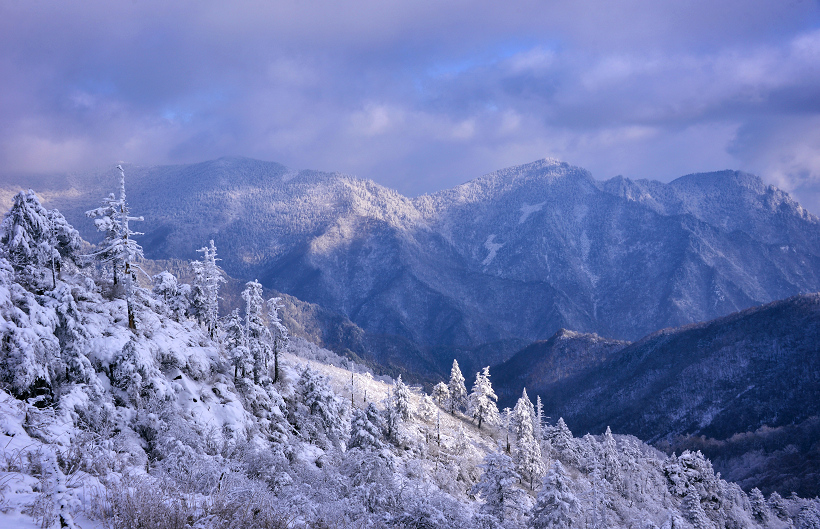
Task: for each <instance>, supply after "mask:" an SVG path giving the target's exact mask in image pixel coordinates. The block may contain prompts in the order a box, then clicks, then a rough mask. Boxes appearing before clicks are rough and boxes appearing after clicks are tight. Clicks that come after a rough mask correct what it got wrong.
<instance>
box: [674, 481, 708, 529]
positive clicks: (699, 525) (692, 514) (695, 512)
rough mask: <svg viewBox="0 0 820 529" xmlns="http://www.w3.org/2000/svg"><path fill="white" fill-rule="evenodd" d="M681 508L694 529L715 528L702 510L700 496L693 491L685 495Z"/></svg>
mask: <svg viewBox="0 0 820 529" xmlns="http://www.w3.org/2000/svg"><path fill="white" fill-rule="evenodd" d="M681 508H682V509H683V512H684V513H685V514H686V518H687V519H688V520H689V523H691V524H692V526H693V527H694V528H695V529H712V528H713V527H715V525H714V524H713V523H712V521H711V520H710V519H709V518H708V517H707V516H706V511H704V510H703V506H701V504H700V495H699V494H698V492H697V491H696V490H695V489H690V490H689V492H687V493H686V496H684V498H683V503H682V504H681Z"/></svg>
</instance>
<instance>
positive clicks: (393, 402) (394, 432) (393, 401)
mask: <svg viewBox="0 0 820 529" xmlns="http://www.w3.org/2000/svg"><path fill="white" fill-rule="evenodd" d="M397 400H398V399H397V397H396V386H395V385H393V386H392V387H390V388H389V389H388V390H387V397H386V398H385V399H384V429H385V430H384V436H385V437H386V438H387V439H389V440H390V441H393V442H394V443H398V442H399V438H400V429H401V422H402V415H401V413H400V412H399V407H398V402H397Z"/></svg>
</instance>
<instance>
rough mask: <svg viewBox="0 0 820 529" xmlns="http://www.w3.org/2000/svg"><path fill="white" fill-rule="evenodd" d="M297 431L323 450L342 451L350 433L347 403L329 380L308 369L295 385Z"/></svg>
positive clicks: (308, 367) (306, 367) (304, 370)
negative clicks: (338, 395)
mask: <svg viewBox="0 0 820 529" xmlns="http://www.w3.org/2000/svg"><path fill="white" fill-rule="evenodd" d="M296 395H297V400H298V409H297V413H295V414H292V417H293V418H295V419H296V420H298V421H299V422H298V423H297V425H296V426H297V428H299V433H300V435H301V436H302V438H303V439H305V440H307V441H310V442H313V443H315V444H317V445H318V446H319V447H321V448H325V449H327V448H330V447H331V446H332V447H336V448H342V447H343V446H344V444H345V441H346V440H347V434H348V433H349V432H350V424H348V423H347V421H348V420H349V417H348V415H347V411H346V409H345V406H344V402H342V400H341V399H339V398H338V397H337V396H336V393H335V392H334V391H333V388H331V387H330V383H329V382H328V380H327V378H325V377H324V376H322V375H320V374H319V373H317V372H316V371H314V370H313V369H311V367H310V366H305V367H304V368H303V369H302V370H301V372H300V374H299V379H298V380H297V381H296Z"/></svg>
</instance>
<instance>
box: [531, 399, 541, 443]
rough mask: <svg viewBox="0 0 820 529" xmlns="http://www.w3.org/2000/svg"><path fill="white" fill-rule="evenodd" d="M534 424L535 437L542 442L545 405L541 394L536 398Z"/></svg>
mask: <svg viewBox="0 0 820 529" xmlns="http://www.w3.org/2000/svg"><path fill="white" fill-rule="evenodd" d="M532 426H533V431H534V435H535V439H536V440H537V441H538V442H539V443H541V442H542V441H543V440H544V406H543V404H541V395H538V396H537V397H536V399H535V424H533V425H532Z"/></svg>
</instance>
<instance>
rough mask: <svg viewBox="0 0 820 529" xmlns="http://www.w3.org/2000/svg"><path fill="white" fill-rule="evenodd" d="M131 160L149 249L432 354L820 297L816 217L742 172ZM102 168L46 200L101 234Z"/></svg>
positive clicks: (645, 329) (648, 328)
mask: <svg viewBox="0 0 820 529" xmlns="http://www.w3.org/2000/svg"><path fill="white" fill-rule="evenodd" d="M126 170H127V172H128V174H129V182H130V184H129V185H130V189H131V192H130V195H129V199H130V201H131V205H132V210H133V212H134V213H135V214H138V215H144V216H145V218H146V220H145V222H144V223H139V224H140V226H139V229H141V230H142V231H144V232H145V235H144V236H143V237H142V238H141V243H142V244H143V246H144V247H145V249H146V254H147V256H148V257H152V258H167V257H180V258H185V259H193V258H196V253H195V250H196V249H198V248H200V247H201V246H202V245H203V244H204V243H205V242H206V241H207V240H209V239H210V238H213V239H214V240H215V241H216V245H217V248H218V249H219V253H220V257H221V258H222V262H221V263H220V264H221V265H222V266H223V267H224V268H225V270H226V271H227V272H228V273H229V274H231V275H233V276H235V277H238V278H244V279H253V278H258V279H259V280H260V281H261V282H262V283H263V284H265V285H266V286H269V287H271V288H274V289H276V290H279V291H282V292H286V293H289V294H292V295H294V296H296V297H298V298H300V299H302V300H305V301H308V302H313V303H317V304H319V305H320V306H322V307H323V308H324V309H326V310H329V311H331V312H334V313H338V314H341V315H344V316H345V317H347V318H349V319H350V320H351V321H352V322H354V323H355V324H356V325H358V326H359V327H361V328H362V329H364V330H365V331H366V332H368V333H372V334H373V335H377V336H398V337H401V338H402V339H403V340H408V341H409V343H411V344H413V346H414V347H427V348H429V349H430V350H431V351H432V350H433V348H436V347H437V348H441V349H438V350H445V351H448V350H449V351H451V350H454V349H455V350H459V351H467V353H465V354H471V353H470V351H473V350H474V349H475V348H476V347H478V346H480V345H481V344H486V343H491V342H495V343H497V344H503V343H504V342H508V341H510V340H518V341H517V342H515V343H516V344H520V343H522V341H523V342H524V343H527V342H532V341H535V340H545V339H547V338H549V337H550V336H552V335H553V334H554V333H555V332H556V331H557V330H558V329H560V328H567V329H573V330H576V331H580V332H594V333H598V334H599V335H601V336H608V337H613V338H618V339H630V340H634V339H637V338H639V337H641V336H644V335H646V334H648V333H650V332H653V331H655V330H657V329H659V328H664V327H670V326H679V325H683V324H687V323H691V322H697V321H705V320H709V319H712V318H715V317H718V316H722V315H725V314H728V313H731V312H733V311H736V310H740V309H744V308H747V307H750V306H754V305H759V304H762V303H767V302H770V301H773V300H776V299H782V298H786V297H788V296H792V295H795V294H798V293H804V292H814V291H818V290H820V273H819V272H818V270H820V223H819V222H818V219H817V218H816V217H814V216H813V215H811V214H809V213H808V212H807V211H805V210H804V209H803V208H802V207H800V206H799V205H798V204H797V203H796V202H794V201H793V200H792V199H791V198H790V197H789V196H788V195H787V194H786V193H784V192H782V191H780V190H778V189H776V188H773V187H771V186H766V185H764V184H763V183H762V182H761V180H760V179H759V178H758V177H755V176H752V175H748V174H743V173H738V172H733V171H724V172H720V173H709V174H701V175H689V176H685V177H681V178H679V179H677V180H675V181H673V182H671V183H669V184H663V183H659V182H652V181H631V180H628V179H624V178H621V177H617V178H613V179H611V180H608V181H605V182H599V181H596V180H594V179H593V178H592V176H591V175H590V174H589V173H588V172H587V171H585V170H583V169H579V168H576V167H571V166H569V165H567V164H564V163H560V162H557V161H554V160H540V161H537V162H534V163H531V164H527V165H522V166H518V167H512V168H509V169H504V170H501V171H498V172H496V173H492V174H489V175H486V176H483V177H481V178H478V179H476V180H474V181H472V182H468V183H466V184H464V185H461V186H458V187H456V188H453V189H450V190H446V191H442V192H440V193H436V194H433V195H425V196H421V197H417V198H414V199H411V198H407V197H404V196H401V195H400V194H398V193H396V192H395V191H392V190H390V189H386V188H384V187H382V186H380V185H378V184H375V183H373V182H370V181H366V180H360V179H357V178H354V177H351V176H346V175H341V174H336V173H320V172H316V171H292V170H290V169H287V168H285V167H283V166H281V165H278V164H275V163H267V162H260V161H256V160H250V159H246V158H223V159H219V160H216V161H211V162H205V163H200V164H194V165H183V166H162V167H136V166H133V167H132V166H127V167H126ZM106 178H108V177H107V176H105V173H99V174H94V175H79V176H77V175H75V176H67V177H63V180H62V181H61V183H60V184H58V185H52V186H51V187H52V189H48V190H44V196H45V198H46V199H47V204H49V205H50V206H56V207H58V208H60V210H61V211H63V212H64V214H65V215H66V217H67V218H68V219H69V221H71V222H72V223H73V224H75V225H77V226H78V227H79V229H80V230H81V232H82V233H83V234H84V235H85V236H87V237H89V238H90V237H92V236H93V227H92V225H91V224H90V222H89V221H87V220H86V219H84V218H83V217H82V212H83V211H85V210H86V209H90V208H91V207H92V206H95V205H97V203H98V201H99V199H100V198H101V197H102V196H103V195H104V194H105V192H106V190H107V189H109V187H110V184H108V185H105V184H106ZM109 182H110V180H109ZM507 350H510V349H509V347H508V349H507ZM436 354H438V353H436ZM434 356H435V355H434ZM438 356H442V355H438ZM502 359H503V358H502ZM495 361H496V359H494V358H493V359H491V362H493V363H494V362H495ZM487 363H490V361H488V362H487ZM442 367H443V368H446V361H444V362H443V363H442Z"/></svg>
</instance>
